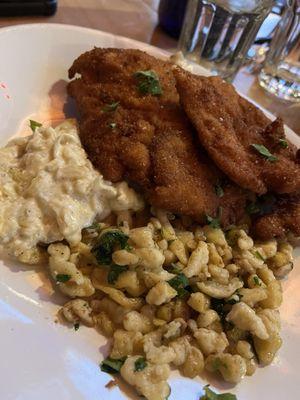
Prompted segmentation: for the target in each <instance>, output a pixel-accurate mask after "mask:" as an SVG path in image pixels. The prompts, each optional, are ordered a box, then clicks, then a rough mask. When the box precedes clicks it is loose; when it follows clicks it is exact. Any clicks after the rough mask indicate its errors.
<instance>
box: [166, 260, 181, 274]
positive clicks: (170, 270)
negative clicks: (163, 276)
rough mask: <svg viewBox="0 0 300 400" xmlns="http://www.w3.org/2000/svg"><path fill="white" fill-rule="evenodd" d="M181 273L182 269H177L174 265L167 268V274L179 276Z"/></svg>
mask: <svg viewBox="0 0 300 400" xmlns="http://www.w3.org/2000/svg"><path fill="white" fill-rule="evenodd" d="M181 271H182V268H179V267H178V265H177V264H175V263H171V267H170V268H168V272H170V274H176V275H177V274H180V273H181Z"/></svg>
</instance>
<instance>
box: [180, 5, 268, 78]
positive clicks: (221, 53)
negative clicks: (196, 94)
mask: <svg viewBox="0 0 300 400" xmlns="http://www.w3.org/2000/svg"><path fill="white" fill-rule="evenodd" d="M272 3H273V2H272V0H243V1H240V0H215V1H208V0H189V3H188V6H187V10H186V14H185V19H184V24H183V28H182V31H181V36H180V40H179V46H178V47H179V50H180V51H182V52H183V54H184V56H185V57H187V58H188V59H190V60H192V61H194V62H196V63H199V64H201V65H203V66H204V67H206V68H208V69H209V70H210V71H211V72H212V73H213V74H218V75H221V76H222V77H223V78H224V79H227V80H231V79H233V77H234V75H235V74H236V72H237V70H238V68H239V67H240V66H241V63H242V62H243V60H244V58H245V56H246V53H247V51H248V49H249V47H250V46H251V44H252V43H253V41H254V38H255V36H256V33H257V31H258V29H259V28H260V26H261V24H262V22H263V20H264V19H265V17H266V16H267V14H268V13H269V11H270V9H271V7H272Z"/></svg>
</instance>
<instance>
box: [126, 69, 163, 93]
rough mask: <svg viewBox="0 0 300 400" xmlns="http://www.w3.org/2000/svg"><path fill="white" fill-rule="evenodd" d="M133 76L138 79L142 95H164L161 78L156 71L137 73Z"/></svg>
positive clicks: (138, 86)
mask: <svg viewBox="0 0 300 400" xmlns="http://www.w3.org/2000/svg"><path fill="white" fill-rule="evenodd" d="M133 76H134V77H135V78H136V79H137V88H138V91H139V92H140V93H141V94H152V95H153V96H159V95H161V94H162V92H163V91H162V88H161V86H160V83H159V78H158V76H157V75H156V73H155V72H154V71H151V70H149V71H137V72H136V73H135V74H134V75H133Z"/></svg>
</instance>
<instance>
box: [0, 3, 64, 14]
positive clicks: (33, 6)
mask: <svg viewBox="0 0 300 400" xmlns="http://www.w3.org/2000/svg"><path fill="white" fill-rule="evenodd" d="M56 9H57V0H0V17H16V16H22V15H45V16H49V15H53V14H54V13H55V12H56Z"/></svg>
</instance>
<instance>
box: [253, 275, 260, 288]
mask: <svg viewBox="0 0 300 400" xmlns="http://www.w3.org/2000/svg"><path fill="white" fill-rule="evenodd" d="M253 282H254V284H255V285H256V286H261V283H260V280H259V278H258V276H257V275H254V277H253Z"/></svg>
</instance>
